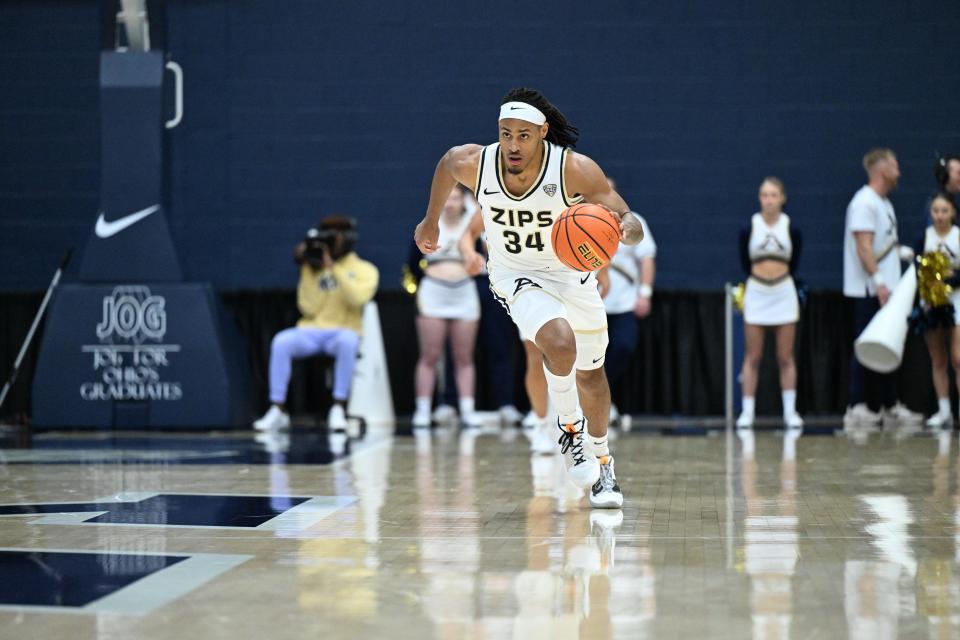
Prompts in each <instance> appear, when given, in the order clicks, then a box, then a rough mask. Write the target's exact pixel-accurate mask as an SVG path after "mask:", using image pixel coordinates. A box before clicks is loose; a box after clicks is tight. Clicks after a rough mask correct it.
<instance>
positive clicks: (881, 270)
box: [843, 148, 922, 424]
mask: <svg viewBox="0 0 960 640" xmlns="http://www.w3.org/2000/svg"><path fill="white" fill-rule="evenodd" d="M863 168H864V169H865V170H866V172H867V177H868V181H867V184H866V185H864V186H863V187H861V188H860V190H859V191H857V193H856V194H854V196H853V199H852V200H850V204H849V205H847V215H846V225H845V230H844V239H843V295H844V296H845V297H847V298H849V299H850V300H851V301H852V304H853V308H854V332H853V335H854V336H859V335H860V333H861V332H862V331H863V330H864V329H865V328H866V326H867V324H869V322H870V320H871V319H872V318H873V316H874V315H875V314H876V313H877V311H878V310H879V309H880V307H882V306H883V305H885V304H886V303H887V300H889V299H890V293H891V291H892V290H893V288H894V287H895V286H896V285H897V282H898V281H899V280H900V260H901V259H904V260H912V259H913V250H912V249H910V248H909V247H900V243H899V239H898V237H897V216H896V213H894V210H893V204H892V203H891V202H890V200H889V199H888V198H887V195H888V194H889V193H890V192H891V191H893V190H894V189H895V188H896V187H897V181H898V180H899V179H900V165H899V164H898V163H897V156H896V155H895V154H894V153H893V151H891V150H890V149H886V148H877V149H871V150H870V151H868V152H867V154H866V155H865V156H864V157H863ZM865 384H866V385H867V386H871V387H873V388H878V389H879V390H880V395H881V397H880V398H879V399H873V398H871V399H870V400H869V401H867V402H865V398H864V386H865ZM881 408H883V409H884V410H885V411H884V414H883V415H886V416H887V417H888V418H890V419H893V420H894V421H896V420H903V421H914V420H919V419H920V418H921V417H922V416H921V415H920V414H917V413H913V412H912V411H910V410H909V409H907V408H906V407H904V406H903V405H902V404H900V403H898V402H897V387H896V373H888V374H881V373H875V372H873V371H868V370H866V369H865V368H864V367H863V366H862V365H861V364H860V363H859V362H858V361H857V359H856V357H852V358H851V361H850V387H849V397H848V408H847V413H846V415H845V416H844V423H845V424H849V423H851V422H868V423H874V424H876V423H878V422H880V420H881V418H882V417H883V415H882V414H881V413H880V409H881Z"/></svg>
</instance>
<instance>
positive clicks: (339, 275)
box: [253, 215, 380, 430]
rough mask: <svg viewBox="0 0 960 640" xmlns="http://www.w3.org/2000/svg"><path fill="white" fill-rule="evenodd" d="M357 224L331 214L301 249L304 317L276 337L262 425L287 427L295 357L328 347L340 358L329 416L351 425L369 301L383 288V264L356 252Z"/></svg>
mask: <svg viewBox="0 0 960 640" xmlns="http://www.w3.org/2000/svg"><path fill="white" fill-rule="evenodd" d="M356 241H357V227H356V222H355V221H354V220H353V218H349V217H346V216H337V215H333V216H327V217H326V218H324V219H323V220H322V221H321V222H320V225H319V227H317V228H315V229H310V231H308V232H307V238H306V240H304V241H303V242H301V243H300V244H299V245H298V246H297V248H296V250H295V252H294V260H295V261H296V262H297V264H298V265H300V283H299V285H298V286H297V306H298V307H299V309H300V313H301V314H303V317H302V318H301V319H300V321H299V322H297V326H296V327H293V328H290V329H285V330H283V331H281V332H280V333H278V334H277V335H276V336H274V338H273V342H272V344H271V348H270V402H272V403H273V404H272V406H271V407H270V409H269V410H268V411H267V413H266V414H264V416H263V417H262V418H260V419H259V420H257V421H256V422H254V423H253V426H254V427H255V428H256V429H260V430H270V429H284V428H287V427H289V426H290V416H289V414H288V413H287V410H286V407H285V406H284V403H285V402H286V399H287V384H288V383H289V381H290V370H291V367H292V364H293V359H294V358H309V357H311V356H315V355H317V354H320V353H323V354H326V355H329V356H333V358H334V359H335V360H336V364H335V365H334V374H333V406H332V407H331V408H330V413H329V415H328V416H327V427H328V428H329V429H331V430H335V429H337V430H339V429H343V430H345V429H346V428H347V416H346V403H347V398H348V396H349V394H350V383H351V381H352V379H353V370H354V366H355V365H356V360H357V350H358V348H359V346H360V332H361V327H362V319H363V305H364V304H366V303H367V302H368V301H369V300H370V299H371V298H373V294H374V293H376V291H377V283H378V280H379V278H380V274H379V272H378V271H377V268H376V267H375V266H373V265H372V264H371V263H369V262H367V261H366V260H361V259H360V258H359V257H358V256H357V254H356V253H354V252H353V246H354V244H356Z"/></svg>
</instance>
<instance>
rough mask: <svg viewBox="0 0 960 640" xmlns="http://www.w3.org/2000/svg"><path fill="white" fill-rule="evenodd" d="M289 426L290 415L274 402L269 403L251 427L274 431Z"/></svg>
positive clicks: (258, 429)
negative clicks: (268, 406) (261, 415)
mask: <svg viewBox="0 0 960 640" xmlns="http://www.w3.org/2000/svg"><path fill="white" fill-rule="evenodd" d="M289 427H290V416H288V415H287V413H286V412H285V411H283V410H282V409H281V408H280V407H278V406H277V405H275V404H274V405H270V408H269V409H267V412H266V413H265V414H263V417H262V418H260V419H259V420H257V421H256V422H254V423H253V428H254V429H256V430H257V431H275V430H277V429H288V428H289Z"/></svg>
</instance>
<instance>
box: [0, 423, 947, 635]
mask: <svg viewBox="0 0 960 640" xmlns="http://www.w3.org/2000/svg"><path fill="white" fill-rule="evenodd" d="M705 433H706V435H702V436H664V435H661V434H659V433H651V432H639V433H638V432H632V433H629V434H620V435H619V437H618V438H617V439H616V441H615V442H614V445H613V446H614V450H615V451H616V455H617V459H618V475H619V476H620V478H621V486H622V487H623V490H624V493H625V496H626V504H625V506H624V508H623V509H622V510H614V511H609V510H591V509H590V508H589V507H588V505H587V502H586V500H585V498H584V496H583V492H582V491H581V490H580V489H578V488H576V487H574V486H573V485H571V484H570V483H569V481H568V480H567V476H566V473H565V470H564V466H563V461H562V459H561V458H560V457H559V456H544V455H531V454H530V453H529V446H528V442H527V439H526V438H525V437H524V435H523V434H522V433H521V432H519V431H514V430H509V431H500V430H499V429H489V430H484V431H459V430H456V429H439V430H434V431H432V432H427V433H423V434H418V435H416V436H393V435H392V434H391V433H389V432H373V433H371V434H369V435H368V437H367V438H366V439H365V440H364V441H360V442H356V443H352V444H354V445H355V446H353V447H345V446H343V445H344V443H342V442H333V443H331V442H330V440H329V439H327V437H326V434H322V433H317V432H299V430H294V432H293V433H292V434H291V435H288V436H286V437H279V436H278V438H277V439H274V440H269V441H265V440H264V439H263V438H260V440H259V441H257V440H255V439H254V437H253V436H252V435H251V434H247V435H243V436H241V435H237V434H230V435H228V436H225V437H222V438H211V437H208V436H207V435H206V434H180V435H170V434H163V435H159V434H125V435H109V436H104V435H102V434H101V435H76V434H56V433H52V434H41V435H38V436H37V437H35V438H33V439H32V440H30V441H26V442H24V441H18V442H10V443H7V445H6V446H5V447H4V448H3V449H2V450H0V455H2V456H3V460H4V461H5V464H3V465H2V466H0V475H2V477H3V483H2V489H0V571H2V574H3V576H4V578H5V580H4V581H3V585H2V586H0V628H3V629H4V633H3V636H4V637H5V638H6V637H11V638H21V637H22V638H32V637H60V636H63V637H71V638H98V637H104V632H105V631H104V630H105V629H109V632H108V635H109V637H136V638H182V637H196V636H200V635H204V634H206V635H209V633H208V632H209V631H210V630H211V628H212V627H211V626H210V625H211V624H212V622H211V621H214V620H215V621H216V634H217V635H218V636H220V637H257V636H261V635H262V636H264V637H272V638H287V637H290V638H294V637H296V638H302V637H304V635H305V634H306V635H311V636H319V635H322V636H323V637H330V638H339V637H343V638H386V637H389V638H518V639H519V638H524V639H526V638H548V639H550V640H554V639H556V638H702V637H711V638H749V637H752V638H791V637H793V638H806V637H850V638H878V637H889V638H893V637H917V636H919V637H957V636H958V635H960V567H958V562H960V489H958V475H957V474H958V464H957V447H956V444H955V443H954V442H953V441H952V437H951V434H950V433H949V432H943V433H939V434H932V435H931V434H929V433H923V432H919V433H883V432H876V433H867V434H864V433H856V434H846V433H843V432H840V431H838V432H837V433H833V432H832V430H829V429H827V430H823V431H822V432H821V433H822V434H821V435H810V434H809V433H808V434H806V435H803V436H802V437H801V435H800V433H799V432H791V433H787V434H784V433H782V432H776V431H758V432H756V433H754V432H752V431H747V432H740V433H736V432H729V433H727V432H724V431H706V432H705ZM331 445H332V446H331ZM311 447H312V448H311ZM51 453H56V456H55V457H51ZM202 460H205V461H206V462H202ZM317 460H324V462H323V463H317V462H316V461H317ZM621 460H622V461H623V462H622V463H620V461H621ZM64 613H70V614H71V615H62V614H64ZM104 625H106V626H104Z"/></svg>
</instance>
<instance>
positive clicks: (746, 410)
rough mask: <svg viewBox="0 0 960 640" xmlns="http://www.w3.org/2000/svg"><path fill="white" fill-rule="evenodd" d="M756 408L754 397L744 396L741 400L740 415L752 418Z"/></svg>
mask: <svg viewBox="0 0 960 640" xmlns="http://www.w3.org/2000/svg"><path fill="white" fill-rule="evenodd" d="M755 408H756V404H755V402H754V399H753V396H743V398H741V399H740V413H742V414H743V415H748V416H752V415H753V410H754V409H755Z"/></svg>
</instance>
